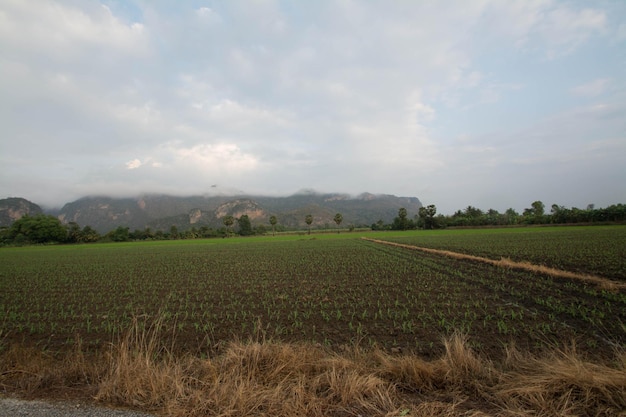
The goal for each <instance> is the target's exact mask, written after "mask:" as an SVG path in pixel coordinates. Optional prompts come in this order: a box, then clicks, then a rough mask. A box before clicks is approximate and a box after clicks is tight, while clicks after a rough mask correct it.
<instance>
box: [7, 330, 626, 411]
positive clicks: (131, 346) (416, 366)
mask: <svg viewBox="0 0 626 417" xmlns="http://www.w3.org/2000/svg"><path fill="white" fill-rule="evenodd" d="M167 340H169V337H168V335H167V332H166V331H165V329H164V326H163V321H162V320H161V319H156V320H155V321H154V322H153V323H152V324H148V323H146V321H143V322H142V321H140V320H134V321H133V324H132V326H131V327H130V329H129V330H128V331H127V333H126V334H125V335H124V336H123V337H121V338H120V340H119V341H117V342H116V343H114V344H112V345H111V346H110V347H109V349H107V350H106V351H105V352H104V353H94V352H91V353H89V354H86V353H85V352H84V351H83V348H82V346H81V344H80V341H77V343H76V344H75V348H74V349H73V350H72V351H71V352H68V353H67V354H64V355H60V356H57V355H52V354H48V353H46V352H43V351H41V350H34V349H23V348H19V347H17V346H14V347H11V348H8V349H6V350H4V351H3V352H2V353H1V354H0V387H2V389H3V390H5V391H8V392H13V393H18V394H22V395H28V396H31V397H32V396H40V397H41V396H43V397H45V396H46V394H47V393H48V394H49V393H51V392H52V391H51V389H53V388H54V390H55V391H54V393H55V397H56V398H62V396H61V397H60V396H59V395H58V393H59V392H64V391H63V390H65V392H67V391H71V390H73V389H75V388H77V387H81V389H82V392H83V393H85V394H87V395H91V396H92V398H93V399H95V401H97V402H99V403H103V404H112V405H116V406H124V407H130V408H135V409H141V410H145V411H152V412H156V413H158V414H164V415H172V416H220V417H223V416H294V415H298V416H314V417H317V416H338V417H343V416H357V415H361V416H366V415H367V416H389V417H392V416H459V415H467V416H485V415H501V416H524V415H535V416H536V415H546V416H547V415H604V416H618V415H623V411H624V410H626V366H625V365H626V360H625V358H626V356H625V355H624V353H623V352H619V353H617V354H616V355H615V358H614V359H613V361H612V362H610V363H594V362H590V361H588V360H586V359H585V358H583V357H582V356H581V355H580V354H579V353H577V352H576V349H575V348H574V347H568V348H563V349H557V348H554V349H553V350H552V351H549V352H546V353H545V354H544V355H541V356H537V355H532V354H530V353H527V352H521V351H519V350H517V349H516V348H515V347H511V346H510V347H508V348H507V349H506V352H505V355H503V356H504V359H503V360H501V361H500V362H492V361H491V360H488V359H486V358H484V357H481V356H480V355H478V354H476V353H475V352H474V351H473V350H472V349H471V348H470V347H469V343H468V339H467V336H465V335H463V334H460V333H455V334H453V335H451V336H449V337H447V338H445V339H444V340H443V344H444V348H445V351H444V353H443V354H442V355H441V356H440V357H439V358H436V359H433V360H426V359H423V358H420V357H418V356H415V355H413V354H410V353H404V354H391V353H388V352H385V351H383V350H380V349H377V348H373V349H370V350H364V349H361V348H360V347H359V346H354V347H352V348H349V349H344V350H343V351H341V352H333V351H330V350H328V349H326V348H323V347H321V346H319V345H313V344H306V343H284V342H278V341H273V340H266V339H263V338H258V337H257V338H256V339H251V340H247V341H233V342H231V343H229V344H227V345H226V346H225V348H224V350H223V352H221V353H220V354H219V355H217V356H215V357H211V358H208V359H206V358H204V359H203V358H201V357H200V356H194V355H190V354H180V353H179V354H176V353H174V352H175V350H174V348H173V346H172V345H171V344H169V345H168V344H167V343H165V341H167ZM620 413H622V414H620Z"/></svg>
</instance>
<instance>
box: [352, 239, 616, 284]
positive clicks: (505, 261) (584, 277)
mask: <svg viewBox="0 0 626 417" xmlns="http://www.w3.org/2000/svg"><path fill="white" fill-rule="evenodd" d="M361 239H363V240H367V241H369V242H374V243H381V244H384V245H390V246H397V247H401V248H407V249H413V250H420V251H423V252H428V253H434V254H437V255H443V256H447V257H449V258H455V259H467V260H472V261H478V262H484V263H487V264H490V265H495V266H498V267H501V268H514V269H523V270H526V271H531V272H536V273H542V274H547V275H550V276H553V277H557V278H570V279H576V280H581V281H585V282H589V283H593V284H596V285H598V287H600V288H601V289H605V290H611V291H617V290H623V289H626V284H625V283H622V282H617V281H612V280H610V279H607V278H603V277H599V276H596V275H590V274H579V273H576V272H571V271H564V270H562V269H556V268H550V267H548V266H545V265H537V264H533V263H530V262H518V261H513V260H511V259H509V258H500V259H490V258H484V257H482V256H475V255H468V254H466V253H460V252H452V251H448V250H442V249H432V248H425V247H422V246H414V245H406V244H403V243H396V242H389V241H386V240H379V239H372V238H368V237H362V238H361Z"/></svg>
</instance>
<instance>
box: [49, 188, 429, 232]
mask: <svg viewBox="0 0 626 417" xmlns="http://www.w3.org/2000/svg"><path fill="white" fill-rule="evenodd" d="M400 207H404V208H406V209H407V210H408V212H409V215H410V216H413V215H415V214H416V213H417V211H418V209H419V207H421V202H420V201H419V199H417V198H416V197H396V196H393V195H374V194H369V193H364V194H361V195H359V196H357V197H350V196H349V195H347V194H337V193H326V194H324V193H316V192H311V191H309V192H302V193H298V194H294V195H292V196H288V197H267V196H251V195H238V196H191V197H175V196H168V195H145V196H141V197H138V198H111V197H85V198H82V199H79V200H76V201H74V202H71V203H67V204H66V205H65V206H63V208H62V209H61V210H60V211H59V212H58V213H56V214H57V215H58V217H59V219H61V220H62V221H63V222H64V223H69V222H76V223H78V224H79V225H81V226H85V225H89V226H91V227H93V228H94V229H96V230H98V231H99V232H100V233H104V232H108V231H110V230H113V229H115V228H116V227H118V226H124V227H129V228H130V229H131V230H135V229H144V228H146V227H150V228H152V229H153V230H169V228H170V227H171V226H176V227H177V228H178V229H179V230H180V231H183V230H186V229H190V228H191V227H196V228H199V227H202V226H208V227H213V228H218V227H221V226H223V224H222V220H221V219H222V218H223V217H224V216H226V215H231V216H234V217H235V218H239V217H241V216H242V215H244V214H246V215H248V216H249V217H250V220H251V222H252V224H253V225H259V224H266V225H269V218H270V216H272V215H275V216H276V217H277V219H278V224H280V225H282V226H284V227H286V228H304V227H306V224H305V222H304V217H305V216H306V215H307V214H311V215H313V217H314V222H313V227H325V226H326V225H328V226H329V227H332V226H334V222H333V217H334V216H335V214H336V213H341V214H342V215H343V219H344V220H343V223H342V225H343V226H348V225H355V226H358V225H368V226H369V225H371V224H372V223H375V222H376V221H378V220H380V219H382V220H383V221H384V222H387V223H388V222H391V221H392V220H393V218H394V217H395V216H397V214H398V209H399V208H400Z"/></svg>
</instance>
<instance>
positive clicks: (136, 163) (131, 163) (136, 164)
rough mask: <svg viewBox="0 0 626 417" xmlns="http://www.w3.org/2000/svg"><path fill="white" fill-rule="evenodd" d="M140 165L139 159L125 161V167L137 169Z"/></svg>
mask: <svg viewBox="0 0 626 417" xmlns="http://www.w3.org/2000/svg"><path fill="white" fill-rule="evenodd" d="M141 165H142V163H141V161H140V160H139V159H136V158H135V159H133V160H132V161H128V162H126V169H137V168H139V167H140V166H141Z"/></svg>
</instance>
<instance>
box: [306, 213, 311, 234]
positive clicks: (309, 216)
mask: <svg viewBox="0 0 626 417" xmlns="http://www.w3.org/2000/svg"><path fill="white" fill-rule="evenodd" d="M304 222H305V223H306V224H307V226H309V234H311V223H313V216H312V215H310V214H307V215H306V216H305V217H304Z"/></svg>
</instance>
